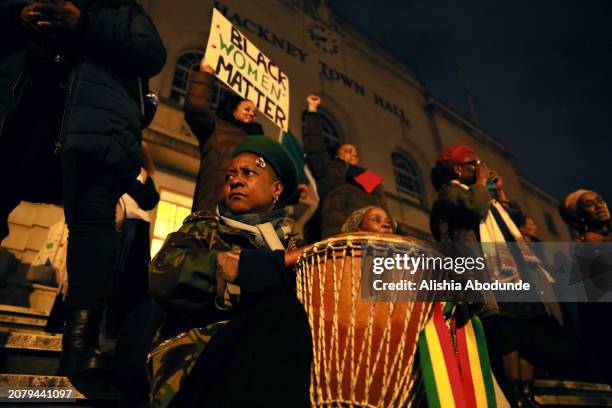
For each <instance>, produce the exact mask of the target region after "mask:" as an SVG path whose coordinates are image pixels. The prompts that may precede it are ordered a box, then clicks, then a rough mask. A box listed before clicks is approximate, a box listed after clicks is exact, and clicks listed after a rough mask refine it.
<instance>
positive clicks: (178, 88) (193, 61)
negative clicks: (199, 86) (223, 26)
mask: <svg viewBox="0 0 612 408" xmlns="http://www.w3.org/2000/svg"><path fill="white" fill-rule="evenodd" d="M203 56H204V54H203V53H202V51H195V50H191V51H185V52H184V53H182V54H181V56H180V57H179V58H178V60H177V61H176V69H175V70H174V78H173V79H172V90H171V91H170V99H172V100H173V101H176V102H178V103H180V104H181V105H182V104H183V103H184V102H185V93H186V92H187V86H188V85H189V77H190V76H191V73H192V72H195V71H197V70H198V69H199V68H200V60H202V57H203Z"/></svg>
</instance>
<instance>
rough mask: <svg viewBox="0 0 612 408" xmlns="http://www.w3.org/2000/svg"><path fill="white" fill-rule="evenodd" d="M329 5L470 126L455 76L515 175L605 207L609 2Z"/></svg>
mask: <svg viewBox="0 0 612 408" xmlns="http://www.w3.org/2000/svg"><path fill="white" fill-rule="evenodd" d="M329 3H330V6H331V7H332V8H333V9H334V11H335V12H336V14H337V15H339V16H341V17H343V18H344V19H346V20H347V21H349V22H351V23H352V24H354V25H356V26H357V27H359V28H360V29H361V30H362V31H364V32H365V33H366V34H368V35H369V36H370V37H372V38H373V39H374V40H376V41H377V42H378V43H380V44H381V45H382V46H383V47H384V48H385V49H387V50H388V51H390V52H391V53H392V54H394V55H395V56H397V57H398V58H399V59H400V60H401V61H403V62H404V63H405V64H406V65H407V66H408V67H409V68H410V69H411V70H412V71H413V72H414V73H415V74H416V75H417V77H418V78H419V79H420V80H422V81H423V82H424V84H425V87H426V88H427V89H428V91H429V92H430V93H432V94H433V95H435V96H437V97H439V98H441V99H442V100H444V101H445V102H447V103H448V104H450V106H452V107H453V108H454V109H456V110H457V111H459V112H461V113H462V114H464V115H465V116H466V117H470V118H471V115H470V114H469V112H470V111H469V105H468V102H467V97H466V93H465V91H464V88H463V87H462V84H461V81H460V79H459V74H458V71H459V70H460V69H461V70H462V71H463V77H464V78H465V81H466V83H467V84H468V86H469V88H470V91H471V93H472V95H473V97H474V100H475V105H476V111H477V115H478V118H479V122H480V126H481V127H482V128H483V129H485V130H486V131H487V132H489V133H491V134H493V135H494V136H495V137H497V138H499V139H500V140H501V141H502V142H503V143H505V144H506V145H507V146H508V148H509V149H510V151H511V152H512V154H514V155H515V156H516V157H517V159H518V164H519V169H520V172H521V174H522V175H523V176H525V177H527V178H528V179H530V180H532V181H534V182H535V183H536V184H538V185H540V186H541V187H543V188H544V189H545V190H547V191H548V192H550V193H552V194H553V195H555V196H556V197H558V198H562V197H563V196H564V195H565V194H566V193H568V192H570V191H573V190H575V189H577V188H581V187H586V188H591V189H594V190H596V191H598V192H599V193H600V194H602V196H603V197H604V198H605V199H606V200H607V201H608V203H612V182H610V178H609V172H610V168H612V79H611V76H612V1H607V0H602V1H594V0H584V1H565V0H554V1H553V0H536V1H533V0H530V1H526V0H518V1H517V0H513V1H505V0H497V1H491V0H464V1H453V0H404V1H383V2H380V3H373V2H371V1H365V0H329ZM374 4H376V6H375V7H373V5H374Z"/></svg>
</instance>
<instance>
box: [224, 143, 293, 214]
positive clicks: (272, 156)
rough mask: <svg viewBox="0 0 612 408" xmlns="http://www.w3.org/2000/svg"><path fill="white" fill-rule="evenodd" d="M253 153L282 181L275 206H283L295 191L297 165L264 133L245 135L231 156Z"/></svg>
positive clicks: (283, 149)
mask: <svg viewBox="0 0 612 408" xmlns="http://www.w3.org/2000/svg"><path fill="white" fill-rule="evenodd" d="M245 152H247V153H255V154H257V155H259V156H261V157H263V158H264V160H265V161H266V163H268V164H269V165H270V166H272V168H273V169H274V172H275V173H276V176H277V177H278V178H279V179H280V181H282V182H283V193H282V194H281V196H280V199H279V202H278V204H277V206H283V205H285V204H286V203H287V201H288V200H289V199H291V198H293V196H294V195H295V194H296V192H297V167H296V166H295V162H294V161H293V159H292V158H291V156H290V155H289V153H287V150H285V148H284V147H283V146H282V145H281V144H280V143H278V142H277V141H276V140H273V139H271V138H269V137H267V136H264V135H251V136H247V137H245V138H244V139H243V140H242V141H241V142H240V143H238V146H236V148H235V149H234V152H233V153H232V158H234V157H236V156H238V155H239V154H240V153H245Z"/></svg>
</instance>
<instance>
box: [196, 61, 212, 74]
mask: <svg viewBox="0 0 612 408" xmlns="http://www.w3.org/2000/svg"><path fill="white" fill-rule="evenodd" d="M200 71H201V72H206V73H207V74H211V75H215V69H214V68H213V67H211V66H210V65H208V64H205V63H204V58H202V61H201V62H200Z"/></svg>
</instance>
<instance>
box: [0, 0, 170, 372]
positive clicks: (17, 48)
mask: <svg viewBox="0 0 612 408" xmlns="http://www.w3.org/2000/svg"><path fill="white" fill-rule="evenodd" d="M0 35H1V36H2V38H3V39H9V40H5V41H2V42H1V44H0V123H1V125H0V142H1V143H2V146H3V148H2V149H1V152H0V156H1V157H0V188H1V189H2V192H3V193H2V197H1V199H0V239H2V238H4V237H6V236H7V235H8V226H7V218H8V215H9V213H10V212H11V211H12V210H13V209H14V208H15V207H16V206H17V205H18V204H19V202H20V201H21V200H27V201H34V202H46V203H56V204H63V205H64V212H65V216H66V222H67V224H68V229H69V231H70V233H69V239H68V254H67V270H68V281H69V288H70V289H69V293H68V294H67V298H66V307H67V309H66V315H65V319H66V320H65V325H64V336H63V339H62V354H61V358H60V371H61V373H62V374H65V375H68V376H75V377H82V376H88V375H96V374H102V373H104V372H106V371H107V368H108V365H107V362H106V361H105V359H104V357H103V356H102V354H101V352H100V348H99V343H98V335H99V330H98V326H99V324H100V320H101V318H102V313H103V309H104V305H105V304H106V301H107V298H108V292H109V288H110V277H111V273H112V270H113V262H114V259H115V252H116V246H117V243H116V239H117V235H116V232H115V205H116V203H117V200H118V199H119V197H120V196H121V195H122V194H123V193H124V192H129V194H130V195H131V196H132V197H133V198H134V199H135V200H136V201H137V202H139V205H140V207H141V208H143V209H145V210H146V209H147V208H146V207H148V205H147V203H146V201H147V200H146V196H145V194H144V192H145V186H144V185H143V184H142V183H141V182H139V181H138V180H137V176H138V174H139V171H140V168H141V167H142V156H141V152H140V139H141V137H142V133H141V129H142V127H143V126H144V125H145V112H144V109H143V108H142V107H143V106H145V103H144V94H145V92H143V89H144V88H145V87H144V86H143V85H145V84H146V81H147V80H148V78H150V77H152V76H154V75H156V74H157V73H159V72H160V71H161V69H162V67H163V65H164V63H165V58H166V51H165V48H164V45H163V43H162V41H161V38H160V37H159V34H158V32H157V30H156V28H155V26H154V24H153V22H152V21H151V19H150V18H149V16H148V15H147V14H146V12H145V11H144V9H143V8H142V6H140V5H139V4H138V3H136V2H135V1H132V0H73V1H64V0H36V1H34V2H31V3H30V2H26V1H14V2H11V3H10V4H3V5H2V6H0Z"/></svg>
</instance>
